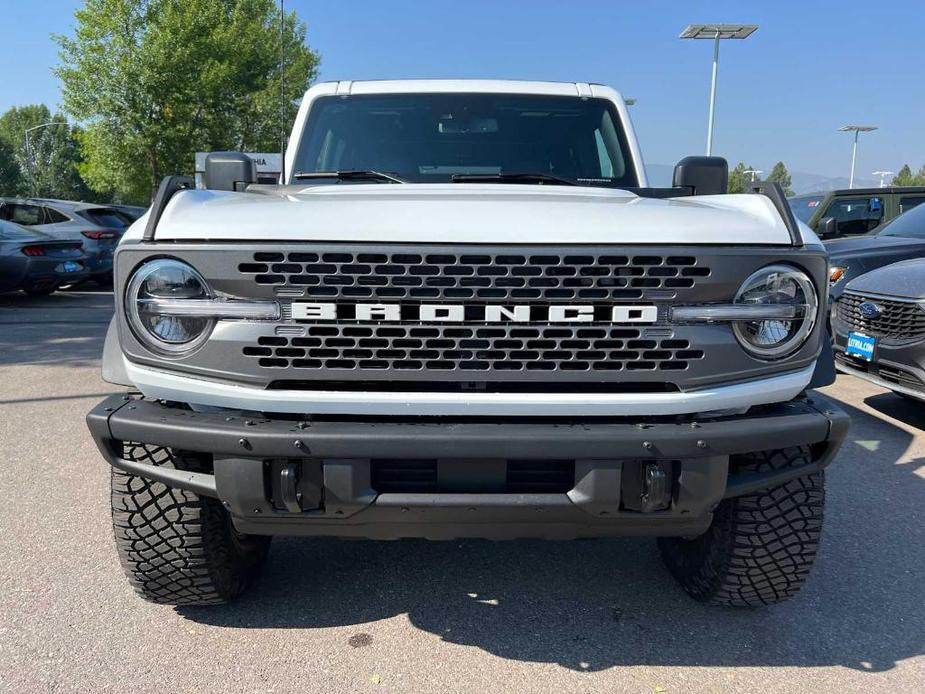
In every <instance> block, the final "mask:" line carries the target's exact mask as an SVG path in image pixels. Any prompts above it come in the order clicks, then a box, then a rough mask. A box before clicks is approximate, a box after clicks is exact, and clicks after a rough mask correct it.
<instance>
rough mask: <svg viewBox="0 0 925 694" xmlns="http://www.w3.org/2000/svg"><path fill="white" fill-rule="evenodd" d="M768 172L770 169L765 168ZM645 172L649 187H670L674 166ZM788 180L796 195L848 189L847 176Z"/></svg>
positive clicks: (870, 184) (861, 184)
mask: <svg viewBox="0 0 925 694" xmlns="http://www.w3.org/2000/svg"><path fill="white" fill-rule="evenodd" d="M765 170H766V171H770V170H771V167H770V166H768V167H766V168H765ZM646 172H647V173H648V174H649V185H651V186H656V187H660V186H670V185H671V175H672V173H673V172H674V166H670V165H668V164H646ZM790 178H791V180H792V183H791V184H790V187H791V188H793V192H794V193H796V194H797V195H800V194H801V193H814V192H816V191H818V190H835V189H837V188H847V187H848V177H847V176H836V177H834V178H833V177H831V176H822V175H820V174H813V173H805V172H803V171H791V172H790ZM854 185H855V187H856V188H876V187H877V186H879V185H880V181H879V180H877V179H870V178H855V179H854Z"/></svg>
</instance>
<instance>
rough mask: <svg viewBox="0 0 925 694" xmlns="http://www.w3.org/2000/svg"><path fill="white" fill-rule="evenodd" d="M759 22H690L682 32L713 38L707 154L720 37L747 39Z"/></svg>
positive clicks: (686, 36) (689, 36) (686, 35)
mask: <svg viewBox="0 0 925 694" xmlns="http://www.w3.org/2000/svg"><path fill="white" fill-rule="evenodd" d="M757 28H758V25H757V24H690V25H688V26H687V28H686V29H684V31H682V32H681V36H680V38H682V39H712V40H713V77H712V79H711V81H710V116H709V119H708V121H707V156H708V157H709V156H710V155H712V154H713V121H714V116H715V113H716V75H717V73H718V71H719V42H720V39H747V38H748V37H749V36H751V35H752V34H753V33H755V30H756V29H757Z"/></svg>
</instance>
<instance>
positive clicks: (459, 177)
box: [450, 173, 578, 186]
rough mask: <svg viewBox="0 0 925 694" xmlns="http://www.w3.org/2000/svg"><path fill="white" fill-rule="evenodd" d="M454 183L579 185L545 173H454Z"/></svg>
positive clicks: (452, 179)
mask: <svg viewBox="0 0 925 694" xmlns="http://www.w3.org/2000/svg"><path fill="white" fill-rule="evenodd" d="M450 180H451V181H453V183H538V184H539V185H543V184H544V183H554V184H556V185H560V186H574V185H578V184H577V183H576V182H575V181H573V180H571V179H568V178H562V177H561V176H553V175H552V174H545V173H472V174H453V176H452V178H450Z"/></svg>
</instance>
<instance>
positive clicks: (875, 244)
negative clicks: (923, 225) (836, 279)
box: [823, 234, 925, 258]
mask: <svg viewBox="0 0 925 694" xmlns="http://www.w3.org/2000/svg"><path fill="white" fill-rule="evenodd" d="M823 243H824V245H825V249H826V250H827V251H828V252H829V257H830V258H838V257H843V256H862V255H873V254H877V253H889V252H892V251H896V252H902V251H906V250H911V249H914V248H915V247H916V246H921V247H923V248H925V241H923V240H922V239H914V238H910V237H908V236H885V235H878V234H875V235H870V236H867V235H865V236H857V237H853V238H848V239H833V240H831V241H825V242H823Z"/></svg>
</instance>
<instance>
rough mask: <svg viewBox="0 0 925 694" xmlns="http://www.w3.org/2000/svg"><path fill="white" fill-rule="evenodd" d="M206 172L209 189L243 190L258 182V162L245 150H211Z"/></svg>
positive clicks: (208, 155) (207, 156) (207, 159)
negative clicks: (244, 151) (245, 152)
mask: <svg viewBox="0 0 925 694" xmlns="http://www.w3.org/2000/svg"><path fill="white" fill-rule="evenodd" d="M205 173H206V175H205V183H206V188H208V189H209V190H235V191H243V190H244V189H246V188H247V186H249V185H250V184H251V183H256V182H257V163H256V162H255V161H254V160H253V159H251V158H250V157H249V156H247V155H246V154H244V153H243V152H209V154H207V155H206V172H205Z"/></svg>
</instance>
